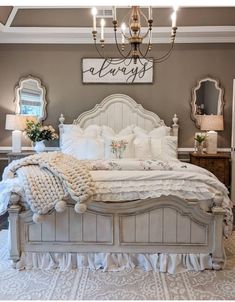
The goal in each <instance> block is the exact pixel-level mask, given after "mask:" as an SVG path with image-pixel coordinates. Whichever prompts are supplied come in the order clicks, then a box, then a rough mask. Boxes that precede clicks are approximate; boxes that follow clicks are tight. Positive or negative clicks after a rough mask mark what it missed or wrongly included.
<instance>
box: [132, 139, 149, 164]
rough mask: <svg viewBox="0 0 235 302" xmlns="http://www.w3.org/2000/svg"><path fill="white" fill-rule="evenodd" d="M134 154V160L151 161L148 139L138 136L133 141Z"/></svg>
mask: <svg viewBox="0 0 235 302" xmlns="http://www.w3.org/2000/svg"><path fill="white" fill-rule="evenodd" d="M133 143H134V152H135V158H138V159H151V158H152V156H151V150H150V138H149V137H148V136H147V135H146V136H141V135H138V136H136V138H135V139H134V142H133Z"/></svg>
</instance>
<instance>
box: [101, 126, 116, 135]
mask: <svg viewBox="0 0 235 302" xmlns="http://www.w3.org/2000/svg"><path fill="white" fill-rule="evenodd" d="M101 129H102V130H101V135H102V136H103V137H105V136H114V135H115V131H114V130H113V129H112V128H111V127H109V126H102V127H101Z"/></svg>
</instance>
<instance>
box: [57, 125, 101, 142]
mask: <svg viewBox="0 0 235 302" xmlns="http://www.w3.org/2000/svg"><path fill="white" fill-rule="evenodd" d="M100 134H101V127H100V126H97V125H90V126H88V127H86V128H85V129H82V128H81V127H80V126H79V125H74V124H65V125H63V133H62V140H63V137H64V136H65V135H75V136H83V135H84V136H86V137H97V136H99V135H100Z"/></svg>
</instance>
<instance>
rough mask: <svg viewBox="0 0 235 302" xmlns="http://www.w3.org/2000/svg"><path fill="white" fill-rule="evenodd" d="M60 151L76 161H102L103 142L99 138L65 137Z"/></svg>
mask: <svg viewBox="0 0 235 302" xmlns="http://www.w3.org/2000/svg"><path fill="white" fill-rule="evenodd" d="M61 151H62V152H63V153H65V154H69V155H72V156H74V157H75V158H77V159H80V160H83V159H88V160H96V159H104V141H103V140H102V139H101V138H91V137H86V136H74V135H66V136H65V137H64V138H63V144H62V146H61Z"/></svg>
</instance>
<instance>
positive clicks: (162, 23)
mask: <svg viewBox="0 0 235 302" xmlns="http://www.w3.org/2000/svg"><path fill="white" fill-rule="evenodd" d="M109 8H110V7H109ZM90 10H91V8H90V7H68V8H66V7H57V8H56V7H26V6H23V7H16V6H14V7H11V6H0V43H65V44H66V43H75V44H79V43H80V44H84V43H85V44H86V43H92V35H91V31H92V16H91V12H90ZM143 10H146V9H143ZM127 12H128V8H118V9H117V17H118V19H120V20H121V19H122V18H123V17H124V16H125V15H126V14H127ZM171 12H172V9H171V8H162V7H161V8H156V7H154V8H153V18H154V23H153V42H154V43H159V42H160V43H168V42H169V41H170V38H169V27H170V26H171V20H170V15H171ZM155 20H156V21H155ZM106 25H107V26H106V28H105V39H106V42H107V43H113V42H114V41H113V29H112V19H111V18H109V19H107V20H106ZM177 26H178V34H177V38H176V43H235V7H210V8H209V7H203V8H202V7H194V8H192V7H181V8H180V9H179V11H178V14H177Z"/></svg>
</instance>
